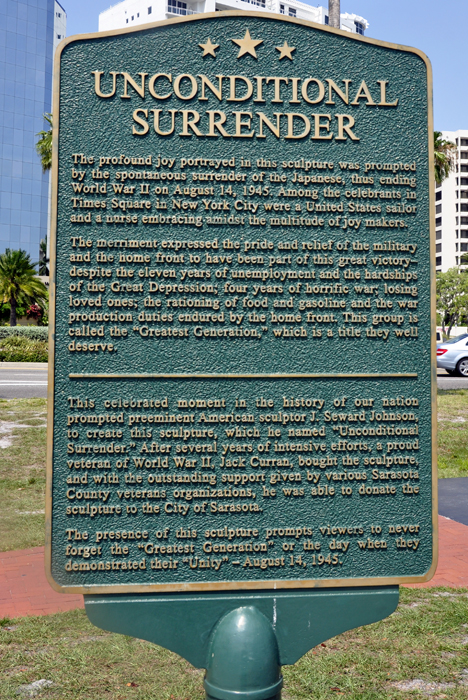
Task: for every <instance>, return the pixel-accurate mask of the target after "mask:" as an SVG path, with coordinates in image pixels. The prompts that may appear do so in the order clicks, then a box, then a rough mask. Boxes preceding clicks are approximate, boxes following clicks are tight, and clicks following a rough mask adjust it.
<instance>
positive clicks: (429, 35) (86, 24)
mask: <svg viewBox="0 0 468 700" xmlns="http://www.w3.org/2000/svg"><path fill="white" fill-rule="evenodd" d="M159 1H162V0H159ZM61 3H62V4H63V5H64V7H65V10H66V11H67V15H68V31H67V34H68V36H70V35H71V34H81V33H83V32H94V31H97V29H98V15H99V13H100V12H102V11H103V10H106V9H107V8H108V7H110V5H113V4H116V2H112V1H111V0H61ZM309 4H311V5H318V4H322V5H324V6H325V7H326V6H327V5H328V2H327V0H325V1H324V2H322V3H319V2H318V0H316V1H315V2H310V3H309ZM341 11H342V12H355V13H356V14H358V15H361V16H362V17H365V18H366V19H367V20H368V22H369V24H370V27H369V29H368V31H367V33H366V35H367V36H369V37H373V38H375V39H382V40H383V41H391V42H394V43H396V44H404V45H406V46H415V47H416V48H418V49H421V50H422V51H424V52H425V53H426V54H427V55H428V56H429V58H430V60H431V62H432V68H433V71H434V120H435V128H436V129H438V130H448V131H455V130H456V129H468V86H467V83H468V81H467V78H466V65H467V59H466V55H465V54H464V53H463V51H464V49H463V46H465V48H466V46H467V32H466V26H467V20H468V0H446V1H445V2H444V3H441V2H440V0H439V1H437V2H436V0H341Z"/></svg>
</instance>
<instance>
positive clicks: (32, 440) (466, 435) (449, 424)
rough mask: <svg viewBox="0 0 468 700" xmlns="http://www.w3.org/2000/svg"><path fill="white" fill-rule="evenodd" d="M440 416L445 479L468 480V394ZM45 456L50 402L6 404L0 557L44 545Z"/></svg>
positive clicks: (0, 458)
mask: <svg viewBox="0 0 468 700" xmlns="http://www.w3.org/2000/svg"><path fill="white" fill-rule="evenodd" d="M438 412H439V460H438V462H439V477H441V478H447V477H456V476H468V391H467V390H465V389H463V390H458V391H439V392H438ZM5 445H6V446H5ZM45 456H46V400H45V399H11V400H9V401H8V400H6V399H0V501H1V503H2V508H1V509H0V551H3V552H6V551H8V550H11V549H24V548H27V547H37V546H39V545H42V544H44V493H45Z"/></svg>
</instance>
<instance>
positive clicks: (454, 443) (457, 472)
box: [437, 389, 468, 479]
mask: <svg viewBox="0 0 468 700" xmlns="http://www.w3.org/2000/svg"><path fill="white" fill-rule="evenodd" d="M437 402H438V427H439V431H438V432H439V457H438V465H439V478H441V479H446V478H451V477H452V478H453V477H456V476H468V391H467V390H466V389H460V390H453V391H438V395H437Z"/></svg>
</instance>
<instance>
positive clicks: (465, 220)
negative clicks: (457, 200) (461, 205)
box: [460, 216, 468, 226]
mask: <svg viewBox="0 0 468 700" xmlns="http://www.w3.org/2000/svg"><path fill="white" fill-rule="evenodd" d="M460 223H461V225H462V226H466V225H467V224H468V216H460Z"/></svg>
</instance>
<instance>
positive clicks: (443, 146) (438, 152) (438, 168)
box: [434, 131, 457, 185]
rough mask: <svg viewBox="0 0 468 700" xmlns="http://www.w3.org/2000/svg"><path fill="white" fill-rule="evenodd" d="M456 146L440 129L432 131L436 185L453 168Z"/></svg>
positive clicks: (440, 182) (439, 183)
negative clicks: (445, 137)
mask: <svg viewBox="0 0 468 700" xmlns="http://www.w3.org/2000/svg"><path fill="white" fill-rule="evenodd" d="M456 159H457V147H456V145H455V144H454V143H452V141H447V139H444V137H443V136H442V132H441V131H434V176H435V181H436V184H437V185H441V184H442V182H443V181H444V180H445V179H446V178H447V177H448V176H449V175H450V173H451V172H452V171H453V170H454V169H455V162H456Z"/></svg>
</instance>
